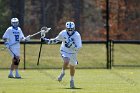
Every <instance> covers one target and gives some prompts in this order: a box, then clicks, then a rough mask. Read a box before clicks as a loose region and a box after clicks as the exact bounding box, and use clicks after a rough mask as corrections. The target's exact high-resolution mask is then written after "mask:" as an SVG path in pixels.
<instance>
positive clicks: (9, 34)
mask: <svg viewBox="0 0 140 93" xmlns="http://www.w3.org/2000/svg"><path fill="white" fill-rule="evenodd" d="M11 25H12V26H10V27H9V28H7V30H6V31H5V33H4V35H3V40H4V44H5V46H6V47H7V49H8V51H9V53H10V54H11V56H12V64H11V67H10V73H9V75H8V78H14V77H15V78H21V76H20V74H19V72H18V65H19V62H20V41H21V40H26V39H27V38H25V37H24V35H23V33H22V30H21V28H20V27H19V20H18V18H12V19H11ZM28 39H29V38H28ZM13 70H15V76H14V75H13Z"/></svg>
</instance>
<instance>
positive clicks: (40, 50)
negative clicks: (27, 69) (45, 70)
mask: <svg viewBox="0 0 140 93" xmlns="http://www.w3.org/2000/svg"><path fill="white" fill-rule="evenodd" d="M41 49H42V43H41V44H40V50H39V55H38V61H37V65H39V60H40V55H41Z"/></svg>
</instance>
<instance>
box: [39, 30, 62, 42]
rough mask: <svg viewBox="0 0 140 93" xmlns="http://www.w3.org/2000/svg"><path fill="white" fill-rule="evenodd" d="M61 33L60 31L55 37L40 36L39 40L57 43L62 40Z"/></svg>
mask: <svg viewBox="0 0 140 93" xmlns="http://www.w3.org/2000/svg"><path fill="white" fill-rule="evenodd" d="M62 40H63V38H62V34H61V32H60V33H59V35H58V36H57V37H56V38H52V39H48V38H41V42H46V43H48V44H57V43H58V42H60V41H62Z"/></svg>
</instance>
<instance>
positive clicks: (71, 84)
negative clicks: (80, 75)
mask: <svg viewBox="0 0 140 93" xmlns="http://www.w3.org/2000/svg"><path fill="white" fill-rule="evenodd" d="M70 88H75V86H74V80H71V81H70Z"/></svg>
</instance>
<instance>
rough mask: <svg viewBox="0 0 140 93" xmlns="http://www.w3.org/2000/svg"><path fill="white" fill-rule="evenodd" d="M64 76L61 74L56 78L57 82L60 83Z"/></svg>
mask: <svg viewBox="0 0 140 93" xmlns="http://www.w3.org/2000/svg"><path fill="white" fill-rule="evenodd" d="M64 76H65V73H61V74H60V75H59V77H58V81H62V78H63V77H64Z"/></svg>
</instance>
